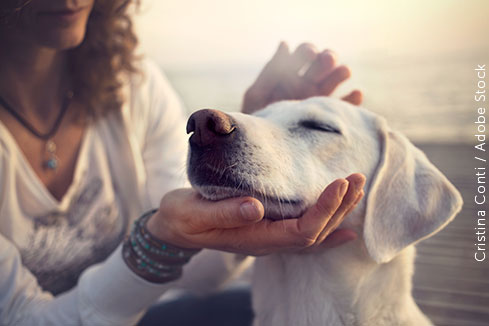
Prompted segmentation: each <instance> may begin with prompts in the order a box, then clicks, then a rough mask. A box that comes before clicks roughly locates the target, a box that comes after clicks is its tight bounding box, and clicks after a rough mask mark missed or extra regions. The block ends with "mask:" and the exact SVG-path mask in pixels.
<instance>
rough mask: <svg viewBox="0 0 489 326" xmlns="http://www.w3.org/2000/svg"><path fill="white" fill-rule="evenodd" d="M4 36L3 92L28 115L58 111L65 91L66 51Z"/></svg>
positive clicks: (0, 59) (0, 78)
mask: <svg viewBox="0 0 489 326" xmlns="http://www.w3.org/2000/svg"><path fill="white" fill-rule="evenodd" d="M5 41H6V40H1V39H0V43H3V45H5V46H2V48H3V50H2V51H0V71H1V72H2V73H1V74H0V96H2V97H3V98H4V99H5V100H6V101H7V102H8V103H10V104H11V105H12V107H14V108H15V110H17V111H18V112H21V113H22V114H24V115H25V116H26V117H27V116H31V117H35V118H44V119H46V118H47V117H48V116H52V115H56V114H57V112H58V111H59V107H60V104H61V101H62V98H63V94H64V93H65V92H66V86H65V85H66V83H67V79H68V78H67V76H68V73H67V67H68V65H67V58H66V56H67V54H66V51H58V50H55V49H50V48H46V47H39V46H35V45H32V44H25V43H21V42H8V41H6V42H5Z"/></svg>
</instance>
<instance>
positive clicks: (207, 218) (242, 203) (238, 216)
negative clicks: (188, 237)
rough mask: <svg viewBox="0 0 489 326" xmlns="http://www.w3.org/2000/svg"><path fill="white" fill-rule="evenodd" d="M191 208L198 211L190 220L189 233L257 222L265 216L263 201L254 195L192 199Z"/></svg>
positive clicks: (237, 226)
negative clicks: (253, 196) (216, 199)
mask: <svg viewBox="0 0 489 326" xmlns="http://www.w3.org/2000/svg"><path fill="white" fill-rule="evenodd" d="M188 204H189V205H194V206H193V207H191V206H190V208H191V210H193V211H194V212H198V213H197V214H194V216H193V217H192V222H191V223H190V221H188V222H187V223H189V226H190V227H191V228H189V229H188V233H189V234H197V233H202V232H205V231H208V230H212V229H232V228H239V227H242V226H246V225H250V224H254V223H257V222H258V221H260V220H261V219H262V218H263V215H264V208H263V205H262V203H261V202H260V201H259V200H257V199H255V198H252V197H243V198H230V199H225V200H220V201H209V200H205V199H200V200H198V201H196V202H193V201H190V202H189V203H188Z"/></svg>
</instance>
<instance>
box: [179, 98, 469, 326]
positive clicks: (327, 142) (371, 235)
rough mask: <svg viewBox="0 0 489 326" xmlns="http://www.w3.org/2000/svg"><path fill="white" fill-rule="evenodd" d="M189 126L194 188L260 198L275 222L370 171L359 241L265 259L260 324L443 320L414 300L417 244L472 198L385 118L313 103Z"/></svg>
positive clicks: (356, 214) (354, 222) (350, 223)
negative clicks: (346, 180) (339, 183)
mask: <svg viewBox="0 0 489 326" xmlns="http://www.w3.org/2000/svg"><path fill="white" fill-rule="evenodd" d="M189 131H193V132H194V134H193V135H192V138H191V139H190V145H191V146H190V147H191V150H190V155H189V166H188V173H189V179H190V181H191V183H192V185H193V186H194V187H195V188H196V189H198V191H199V192H200V193H201V194H202V195H203V196H205V197H207V198H209V199H212V200H216V199H222V198H227V197H231V196H237V195H252V196H254V197H256V198H258V199H259V200H260V201H262V203H263V204H264V206H265V215H266V217H267V218H270V219H281V218H296V217H299V216H300V215H301V214H302V213H303V212H304V211H305V210H306V209H307V207H309V206H311V205H312V204H314V203H315V201H316V199H317V198H318V196H319V194H320V193H321V191H322V190H323V189H324V187H325V186H326V185H328V184H329V183H330V182H332V181H333V180H335V179H337V178H342V177H345V176H347V175H349V174H351V173H354V172H360V173H363V174H364V175H365V176H366V177H367V184H366V186H365V193H366V195H365V197H364V199H362V201H361V202H360V203H359V205H358V206H357V208H356V209H355V210H354V211H353V212H352V213H350V215H349V216H348V217H347V218H346V220H345V221H344V222H343V224H342V225H341V227H345V228H350V229H353V230H355V231H356V232H357V233H358V234H359V235H360V236H359V238H358V239H357V240H355V241H352V242H351V243H349V244H346V245H342V246H339V247H337V248H334V249H329V250H323V251H320V252H317V253H314V254H274V255H270V256H265V257H260V258H257V259H256V263H255V270H254V276H253V290H252V292H253V309H254V311H255V314H256V320H255V322H256V324H257V325H260V326H302V325H311V326H320V325H333V326H334V325H375V326H380V325H389V326H392V325H414V326H421V325H431V323H430V321H429V320H428V319H427V318H426V316H424V315H423V313H422V312H421V311H420V309H419V308H418V306H417V305H416V303H415V302H414V300H413V298H412V296H411V286H412V284H411V278H412V275H413V260H414V254H415V249H414V246H413V244H415V243H417V242H418V241H420V240H423V239H425V238H427V237H429V236H431V235H433V234H434V233H436V232H437V231H439V230H440V229H441V228H443V227H444V226H445V225H446V224H447V223H448V222H449V221H450V220H451V219H453V218H454V216H455V215H456V214H457V213H458V212H459V211H460V209H461V206H462V199H461V196H460V194H459V193H458V191H457V190H456V189H455V187H454V186H453V185H452V184H451V183H450V182H449V181H448V180H447V178H446V177H445V176H443V175H442V174H441V172H440V171H438V170H437V169H436V168H435V167H434V166H433V165H432V164H431V163H430V162H429V161H428V159H427V158H426V156H425V155H424V154H423V153H422V152H421V151H419V150H418V149H417V148H415V147H414V146H413V145H412V144H411V143H410V142H409V141H408V140H407V139H406V138H405V137H404V136H402V135H401V134H399V133H397V132H395V131H392V130H391V129H389V127H388V126H387V124H386V122H385V120H384V119H383V118H380V117H378V116H376V115H375V114H372V113H371V112H369V111H367V110H365V109H363V108H358V107H354V106H352V105H349V104H348V103H345V102H343V101H339V100H334V99H331V98H312V99H308V100H305V101H286V102H279V103H276V104H272V105H270V106H269V107H268V108H266V109H264V110H262V111H259V112H257V113H256V114H254V115H252V116H250V115H244V114H240V113H232V114H224V113H222V112H219V111H215V110H203V111H199V112H197V113H194V115H193V116H192V117H191V118H190V120H189Z"/></svg>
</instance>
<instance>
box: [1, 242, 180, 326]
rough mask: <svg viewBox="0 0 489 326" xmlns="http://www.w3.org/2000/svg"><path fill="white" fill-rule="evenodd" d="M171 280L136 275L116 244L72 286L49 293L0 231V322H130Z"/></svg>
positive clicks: (85, 323) (72, 323)
mask: <svg viewBox="0 0 489 326" xmlns="http://www.w3.org/2000/svg"><path fill="white" fill-rule="evenodd" d="M172 285H173V284H172V283H167V284H153V283H149V282H147V281H145V280H143V279H142V278H140V277H138V276H137V275H135V274H134V273H133V272H132V271H131V270H130V269H129V268H128V267H127V266H126V264H125V263H124V261H123V259H122V255H121V248H120V247H119V248H118V249H117V250H116V251H115V252H114V253H113V254H112V255H111V256H110V257H109V258H108V259H107V260H106V261H105V262H104V263H101V264H98V265H95V266H92V267H90V268H89V269H88V270H86V271H85V272H84V273H83V274H82V276H81V278H80V280H79V282H78V285H77V286H76V287H75V288H74V289H72V290H71V291H69V292H66V293H64V294H62V295H59V296H57V297H53V296H52V295H51V294H50V293H48V292H44V291H43V290H42V289H41V287H40V286H39V285H38V283H37V281H36V279H35V277H34V276H33V275H32V274H31V273H30V272H29V271H28V270H27V268H25V267H24V266H23V265H22V261H21V258H20V254H19V252H18V250H17V248H16V247H15V246H14V245H13V244H12V243H11V242H10V241H8V240H7V239H6V238H5V237H3V236H1V235H0V325H54V326H55V325H63V326H67V325H90V326H92V325H132V324H135V323H136V322H137V320H138V319H139V318H140V317H141V315H142V314H143V312H144V311H145V309H146V308H147V307H149V306H150V305H151V304H152V303H153V302H155V301H156V300H157V299H158V297H159V296H161V294H162V293H163V292H165V291H166V290H167V289H169V288H170V287H171V286H172Z"/></svg>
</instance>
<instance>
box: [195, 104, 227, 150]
mask: <svg viewBox="0 0 489 326" xmlns="http://www.w3.org/2000/svg"><path fill="white" fill-rule="evenodd" d="M235 129H236V125H235V123H234V121H233V119H232V118H231V117H230V116H229V115H227V114H225V113H224V112H221V111H218V110H210V109H204V110H199V111H197V112H194V113H193V114H192V115H191V116H190V118H189V119H188V122H187V134H189V133H191V132H193V133H194V134H193V135H192V136H191V137H190V144H191V145H196V146H200V147H204V146H209V145H212V144H214V143H219V142H223V141H227V140H228V139H229V136H230V135H231V134H232V133H233V131H235Z"/></svg>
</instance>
